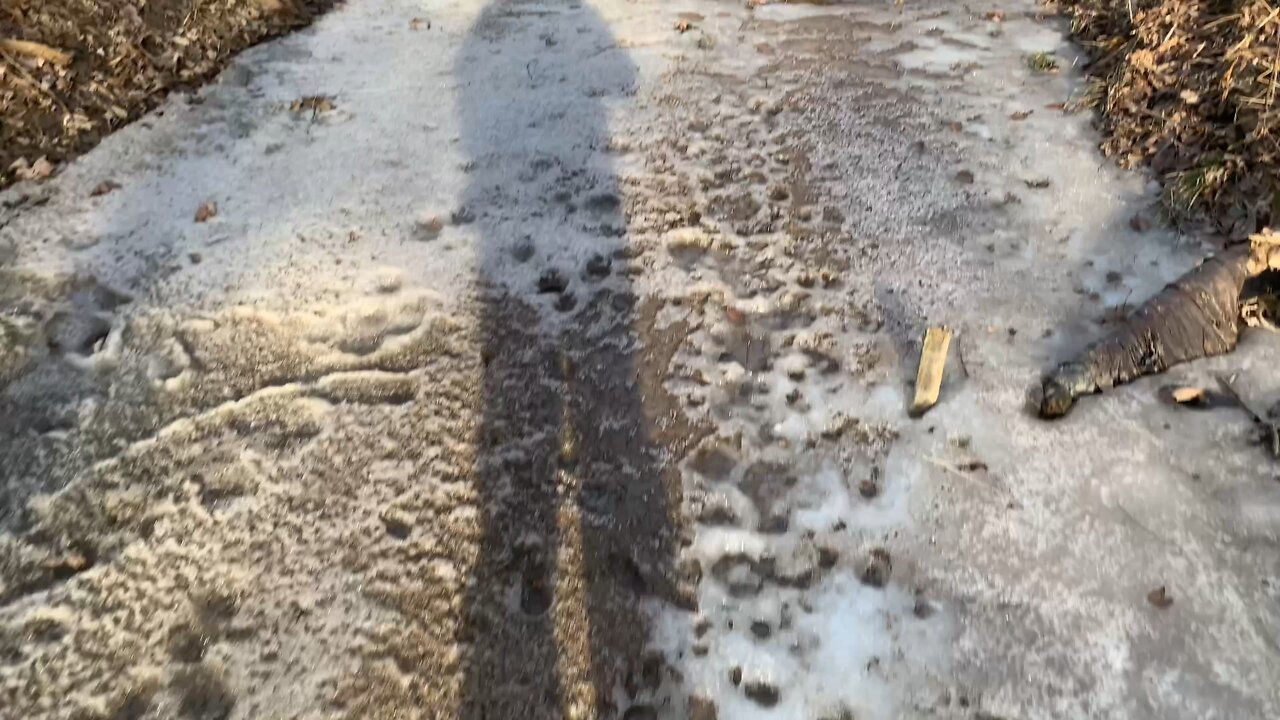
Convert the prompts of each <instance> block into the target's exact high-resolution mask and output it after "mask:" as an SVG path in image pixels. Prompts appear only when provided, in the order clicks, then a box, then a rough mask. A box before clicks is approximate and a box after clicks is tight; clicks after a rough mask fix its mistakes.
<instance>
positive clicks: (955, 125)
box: [942, 120, 964, 132]
mask: <svg viewBox="0 0 1280 720" xmlns="http://www.w3.org/2000/svg"><path fill="white" fill-rule="evenodd" d="M942 126H943V127H945V128H946V129H948V130H950V131H951V132H960V131H961V130H963V129H964V125H963V124H961V123H960V121H959V120H948V121H947V122H945V123H943V124H942Z"/></svg>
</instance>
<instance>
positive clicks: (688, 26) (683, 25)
mask: <svg viewBox="0 0 1280 720" xmlns="http://www.w3.org/2000/svg"><path fill="white" fill-rule="evenodd" d="M692 29H693V23H691V22H689V21H688V20H685V19H684V18H680V19H679V20H677V21H676V32H678V33H680V34H682V35H683V34H684V33H687V32H689V31H690V30H692Z"/></svg>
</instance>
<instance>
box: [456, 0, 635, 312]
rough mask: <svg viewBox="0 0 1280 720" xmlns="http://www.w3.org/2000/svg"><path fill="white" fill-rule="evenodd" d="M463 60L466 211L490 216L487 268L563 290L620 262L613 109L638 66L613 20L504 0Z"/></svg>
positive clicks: (483, 234)
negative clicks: (613, 258) (615, 258)
mask: <svg viewBox="0 0 1280 720" xmlns="http://www.w3.org/2000/svg"><path fill="white" fill-rule="evenodd" d="M455 69H456V74H457V77H458V83H459V89H458V92H459V97H458V114H459V127H460V128H461V133H462V141H463V143H464V146H465V150H466V153H467V155H468V157H469V158H470V161H469V164H468V171H469V178H470V179H469V182H468V186H467V190H466V192H465V195H464V200H463V203H464V208H463V209H462V210H461V211H460V215H461V217H457V218H455V219H457V220H462V221H463V222H472V221H473V222H476V223H478V225H479V227H478V228H477V229H478V230H479V232H478V242H479V247H478V248H477V252H478V254H479V256H480V259H479V264H480V267H481V272H482V274H483V275H484V276H485V280H487V281H489V282H494V281H497V280H498V279H499V278H502V279H503V280H505V281H506V282H504V283H503V284H507V285H511V286H513V287H511V289H512V290H517V291H524V290H532V291H534V292H535V293H542V294H545V295H560V294H563V293H565V292H570V293H572V292H573V289H572V286H573V285H575V284H577V282H578V281H579V279H580V278H581V277H582V276H586V277H585V279H586V280H588V281H589V280H591V279H593V276H594V278H595V279H599V278H600V277H602V276H604V275H606V274H608V272H607V271H608V268H607V265H609V264H610V261H609V256H610V254H611V253H612V252H614V251H616V250H617V248H618V247H620V246H621V244H622V243H621V237H622V236H623V235H624V234H625V222H624V219H623V217H622V207H621V199H620V197H619V194H618V188H617V180H616V179H615V177H614V167H613V162H612V158H611V155H610V153H609V152H608V151H609V146H610V122H609V120H610V118H609V112H610V107H611V106H613V105H615V104H616V103H617V102H618V101H619V100H621V99H622V98H624V97H626V96H628V95H630V94H631V93H632V92H633V87H634V85H635V76H636V68H635V66H634V65H633V64H632V62H631V59H630V57H629V56H628V54H627V52H626V51H625V50H623V49H621V48H619V47H618V45H617V42H616V40H615V39H614V37H613V34H612V33H611V31H610V29H609V27H608V25H607V24H606V23H605V21H604V20H603V19H602V18H601V17H600V16H599V14H597V13H596V11H595V10H593V9H592V8H591V7H590V6H589V5H585V4H580V3H572V2H563V3H529V2H522V1H508V2H497V3H493V4H490V5H489V6H488V7H486V8H485V9H484V10H483V11H482V12H481V14H480V16H479V18H478V19H477V20H476V22H475V24H474V25H473V26H472V28H471V31H470V33H469V35H468V37H467V40H466V42H465V43H464V45H463V47H462V50H461V52H460V53H459V55H458V60H457V62H456V65H455ZM513 180H514V182H513ZM458 214H459V213H455V215H458ZM522 283H523V284H522ZM557 300H558V299H557ZM558 301H559V302H560V303H562V305H571V304H573V303H572V302H571V301H564V300H558ZM561 309H562V310H563V309H567V308H565V307H563V306H562V307H561Z"/></svg>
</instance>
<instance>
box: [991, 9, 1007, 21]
mask: <svg viewBox="0 0 1280 720" xmlns="http://www.w3.org/2000/svg"><path fill="white" fill-rule="evenodd" d="M987 19H988V20H990V21H991V22H1004V11H1003V10H988V11H987Z"/></svg>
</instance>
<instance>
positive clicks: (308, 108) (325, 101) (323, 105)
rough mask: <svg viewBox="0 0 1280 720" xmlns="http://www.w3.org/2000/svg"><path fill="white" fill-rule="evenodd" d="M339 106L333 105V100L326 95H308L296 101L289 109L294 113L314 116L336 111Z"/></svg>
mask: <svg viewBox="0 0 1280 720" xmlns="http://www.w3.org/2000/svg"><path fill="white" fill-rule="evenodd" d="M337 107H338V106H337V105H335V104H334V103H333V98H331V97H328V96H326V95H307V96H306V97H301V98H298V99H297V100H294V101H293V103H292V104H291V105H289V109H290V110H292V111H293V112H296V113H300V112H311V113H313V114H317V115H318V114H320V113H326V112H329V111H331V110H334V109H336V108H337Z"/></svg>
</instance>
